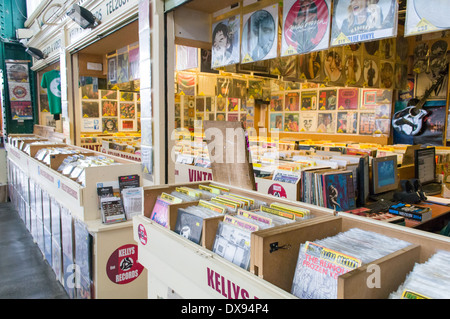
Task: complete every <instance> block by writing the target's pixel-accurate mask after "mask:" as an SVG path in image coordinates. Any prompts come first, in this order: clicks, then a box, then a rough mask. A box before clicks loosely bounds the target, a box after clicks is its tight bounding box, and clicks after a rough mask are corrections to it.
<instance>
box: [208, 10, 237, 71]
mask: <svg viewBox="0 0 450 319" xmlns="http://www.w3.org/2000/svg"><path fill="white" fill-rule="evenodd" d="M239 43H240V15H236V16H233V17H230V18H228V19H225V20H222V21H219V22H217V23H215V24H213V26H212V57H211V66H212V68H218V67H221V66H226V65H230V64H236V63H239V61H240V59H239V56H240V55H239V52H240V50H239Z"/></svg>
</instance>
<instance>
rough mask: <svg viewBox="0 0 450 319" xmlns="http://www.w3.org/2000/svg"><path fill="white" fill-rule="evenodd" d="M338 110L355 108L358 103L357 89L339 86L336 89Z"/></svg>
mask: <svg viewBox="0 0 450 319" xmlns="http://www.w3.org/2000/svg"><path fill="white" fill-rule="evenodd" d="M338 92H339V93H338V110H357V109H358V105H359V89H357V88H341V89H339V91H338Z"/></svg>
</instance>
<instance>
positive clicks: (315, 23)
mask: <svg viewBox="0 0 450 319" xmlns="http://www.w3.org/2000/svg"><path fill="white" fill-rule="evenodd" d="M330 8H331V1H330V0H285V1H284V4H283V25H282V29H283V30H282V33H281V34H282V36H281V56H288V55H293V54H303V53H307V52H311V51H317V50H323V49H326V48H328V44H329V43H328V39H329V33H330V16H331V15H330Z"/></svg>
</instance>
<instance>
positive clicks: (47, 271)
mask: <svg viewBox="0 0 450 319" xmlns="http://www.w3.org/2000/svg"><path fill="white" fill-rule="evenodd" d="M68 298H69V297H68V295H67V293H66V291H65V290H64V288H63V287H62V285H61V284H60V282H59V281H57V280H56V277H55V273H54V272H53V270H52V268H51V267H50V265H49V264H48V263H47V262H46V261H45V260H44V258H43V255H42V253H41V251H40V250H39V247H38V246H37V244H36V243H35V242H34V241H33V238H32V237H31V234H30V233H29V231H28V230H27V228H26V227H25V225H24V223H23V221H22V220H21V219H20V217H19V215H18V213H17V212H16V211H15V210H14V208H13V205H12V204H11V203H10V202H8V203H0V299H68Z"/></svg>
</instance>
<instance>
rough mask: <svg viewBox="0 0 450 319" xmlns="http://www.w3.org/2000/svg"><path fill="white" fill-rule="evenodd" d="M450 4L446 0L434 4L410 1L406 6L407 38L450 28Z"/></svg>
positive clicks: (424, 1)
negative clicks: (449, 14) (449, 16)
mask: <svg viewBox="0 0 450 319" xmlns="http://www.w3.org/2000/svg"><path fill="white" fill-rule="evenodd" d="M449 10H450V3H449V2H448V1H446V0H436V1H433V2H430V1H426V0H408V5H407V6H406V20H405V36H411V35H418V34H423V33H429V32H436V31H439V30H445V29H448V28H450V22H449V20H448V15H447V13H448V12H449Z"/></svg>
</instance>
